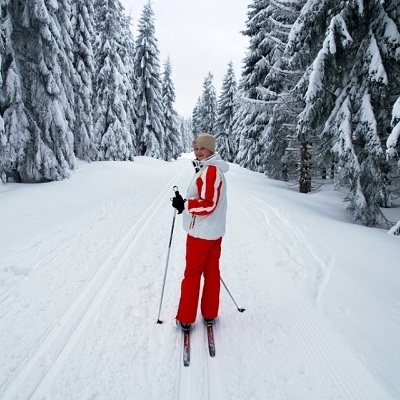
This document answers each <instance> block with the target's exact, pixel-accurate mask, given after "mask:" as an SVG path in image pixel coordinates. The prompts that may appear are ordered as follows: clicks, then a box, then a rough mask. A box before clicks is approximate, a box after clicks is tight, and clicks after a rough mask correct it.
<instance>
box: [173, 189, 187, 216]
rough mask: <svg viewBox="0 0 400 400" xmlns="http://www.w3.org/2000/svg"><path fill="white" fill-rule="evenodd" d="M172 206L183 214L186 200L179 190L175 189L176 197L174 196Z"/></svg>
mask: <svg viewBox="0 0 400 400" xmlns="http://www.w3.org/2000/svg"><path fill="white" fill-rule="evenodd" d="M172 207H174V208H176V209H177V210H178V214H182V212H183V210H184V209H185V200H183V198H182V196H181V195H180V194H179V192H178V191H175V197H173V198H172Z"/></svg>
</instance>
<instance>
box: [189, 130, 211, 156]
mask: <svg viewBox="0 0 400 400" xmlns="http://www.w3.org/2000/svg"><path fill="white" fill-rule="evenodd" d="M192 145H193V147H204V148H205V149H207V150H210V151H211V153H212V154H214V153H215V137H214V136H213V135H211V134H210V133H199V134H198V135H197V136H195V137H194V138H193V142H192Z"/></svg>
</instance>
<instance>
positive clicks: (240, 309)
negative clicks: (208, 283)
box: [220, 277, 246, 312]
mask: <svg viewBox="0 0 400 400" xmlns="http://www.w3.org/2000/svg"><path fill="white" fill-rule="evenodd" d="M220 279H221V282H222V284H223V285H224V288H225V289H226V291H227V292H228V294H229V296H230V297H231V299H232V301H233V302H234V303H235V306H236V308H237V309H238V311H239V312H243V311H245V310H246V309H245V308H239V306H238V305H237V304H236V301H235V299H234V298H233V296H232V294H231V292H230V291H229V289H228V286H226V284H225V282H224V280H223V279H222V277H220Z"/></svg>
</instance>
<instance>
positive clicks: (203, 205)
mask: <svg viewBox="0 0 400 400" xmlns="http://www.w3.org/2000/svg"><path fill="white" fill-rule="evenodd" d="M196 186H197V193H198V197H197V198H189V199H187V202H186V203H187V211H188V212H189V213H190V214H193V215H209V214H211V213H212V212H213V211H214V210H215V208H216V207H217V205H218V202H219V199H220V195H221V188H222V179H221V176H220V172H219V171H218V168H217V167H216V166H214V165H209V166H208V167H207V168H205V170H204V171H203V172H202V173H201V175H200V176H199V177H198V178H197V179H196Z"/></svg>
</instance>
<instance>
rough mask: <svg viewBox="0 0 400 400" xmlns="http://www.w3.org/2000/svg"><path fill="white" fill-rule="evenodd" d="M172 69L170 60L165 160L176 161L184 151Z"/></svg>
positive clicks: (164, 96)
mask: <svg viewBox="0 0 400 400" xmlns="http://www.w3.org/2000/svg"><path fill="white" fill-rule="evenodd" d="M171 74H172V67H171V62H170V60H169V58H168V59H167V60H166V62H165V64H164V75H163V82H162V99H163V106H164V107H163V112H164V121H165V122H164V123H165V126H164V130H165V141H164V159H165V160H167V161H168V160H171V159H176V158H178V156H179V155H180V154H181V153H182V151H183V146H182V137H181V134H180V130H179V121H178V113H177V112H176V111H175V109H174V102H175V88H174V84H173V82H172V76H171Z"/></svg>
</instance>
